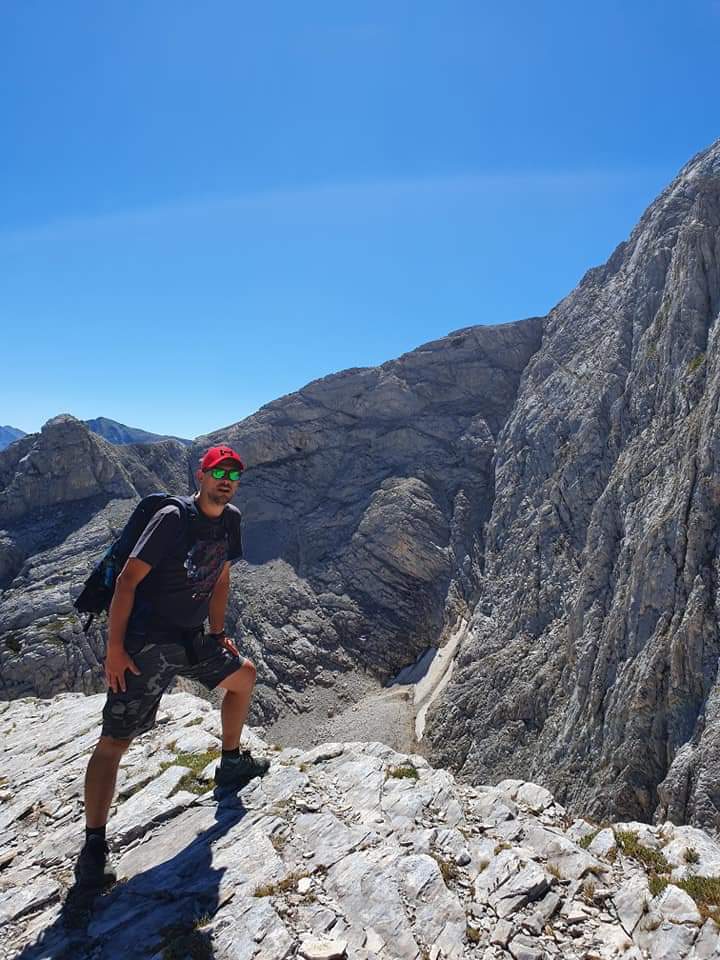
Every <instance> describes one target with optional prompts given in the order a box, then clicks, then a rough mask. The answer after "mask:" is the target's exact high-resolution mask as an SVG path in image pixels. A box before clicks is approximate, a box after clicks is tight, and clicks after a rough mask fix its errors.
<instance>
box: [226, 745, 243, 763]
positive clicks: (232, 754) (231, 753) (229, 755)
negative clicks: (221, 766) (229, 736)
mask: <svg viewBox="0 0 720 960" xmlns="http://www.w3.org/2000/svg"><path fill="white" fill-rule="evenodd" d="M239 756H240V747H235V749H234V750H223V752H222V758H223V760H232V759H236V760H237V759H238V758H239Z"/></svg>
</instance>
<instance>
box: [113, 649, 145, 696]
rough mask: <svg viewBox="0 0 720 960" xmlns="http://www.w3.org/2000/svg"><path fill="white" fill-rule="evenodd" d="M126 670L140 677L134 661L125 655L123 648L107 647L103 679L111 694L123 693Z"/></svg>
mask: <svg viewBox="0 0 720 960" xmlns="http://www.w3.org/2000/svg"><path fill="white" fill-rule="evenodd" d="M126 670H129V671H130V672H131V673H134V674H135V675H136V676H139V675H140V671H139V670H138V668H137V667H136V666H135V661H134V660H133V659H132V657H129V656H128V655H127V653H125V648H124V647H108V652H107V656H106V657H105V679H106V680H107V685H108V686H109V687H110V689H111V690H112V692H113V693H118V692H119V691H120V690H122V692H123V693H125V689H126V688H125V671H126Z"/></svg>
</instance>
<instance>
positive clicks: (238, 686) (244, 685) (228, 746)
mask: <svg viewBox="0 0 720 960" xmlns="http://www.w3.org/2000/svg"><path fill="white" fill-rule="evenodd" d="M256 676H257V670H256V669H255V664H254V663H253V662H252V661H251V660H247V659H246V660H245V661H244V662H243V665H242V666H241V667H240V669H239V670H236V671H235V673H231V674H230V676H229V677H227V678H226V679H225V680H223V681H222V682H221V683H220V684H219V686H221V687H223V688H224V689H225V696H224V697H223V702H222V707H221V710H220V719H221V721H222V746H223V750H235V749H236V748H237V747H239V746H240V735H241V734H242V729H243V727H244V726H245V721H246V720H247V715H248V713H249V712H250V701H251V699H252V693H253V689H254V687H255V678H256Z"/></svg>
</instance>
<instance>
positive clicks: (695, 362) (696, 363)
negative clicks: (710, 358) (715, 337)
mask: <svg viewBox="0 0 720 960" xmlns="http://www.w3.org/2000/svg"><path fill="white" fill-rule="evenodd" d="M703 363H705V354H704V353H699V354H698V355H697V356H696V357H693V358H692V360H691V361H690V363H689V364H688V371H689V372H690V373H695V371H696V370H697V368H698V367H700V366H702V365H703Z"/></svg>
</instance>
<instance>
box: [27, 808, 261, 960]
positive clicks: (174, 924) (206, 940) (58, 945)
mask: <svg viewBox="0 0 720 960" xmlns="http://www.w3.org/2000/svg"><path fill="white" fill-rule="evenodd" d="M246 813H247V810H246V809H245V807H244V806H243V803H242V800H241V799H240V798H239V797H238V796H237V795H236V794H234V793H233V794H230V795H223V796H219V797H218V803H217V806H216V807H215V808H214V809H213V807H211V806H203V805H199V806H197V807H193V808H190V810H188V811H187V813H186V816H185V817H184V818H181V819H182V820H183V822H182V823H178V824H177V826H176V825H174V824H166V826H165V829H164V830H160V831H159V832H158V833H157V834H156V835H155V836H153V837H151V838H150V839H149V840H147V841H146V842H145V843H142V844H140V845H138V846H137V847H134V848H133V849H132V850H130V851H128V852H127V853H126V854H125V855H124V856H123V857H122V858H121V860H120V867H121V869H122V872H125V871H127V872H128V873H129V874H131V875H130V877H129V879H127V880H123V879H120V880H119V881H118V882H117V883H116V884H114V885H113V886H112V887H111V888H110V889H109V890H108V891H107V892H106V893H101V894H97V895H95V896H94V897H93V896H92V895H90V896H89V895H88V893H87V890H83V889H81V888H79V887H78V886H77V885H75V886H73V887H71V888H70V890H68V892H67V895H66V897H65V901H64V902H63V904H62V906H61V908H60V911H59V913H58V916H57V918H56V919H55V922H54V923H53V924H52V926H50V927H47V928H46V929H45V930H43V931H42V932H41V933H40V935H39V936H38V938H37V940H36V941H35V942H34V943H30V944H27V946H25V947H24V948H23V950H22V951H21V952H20V953H19V954H17V955H16V958H15V960H70V958H73V960H86V958H87V960H89V958H91V957H92V960H120V958H127V957H129V956H133V955H137V954H138V953H143V954H147V955H148V956H150V955H152V954H155V955H158V956H162V957H163V958H167V960H176V958H177V960H181V958H185V957H190V958H192V960H212V958H213V957H214V952H213V946H212V940H211V937H210V935H209V934H208V933H205V932H203V929H202V927H203V924H204V922H209V920H210V919H211V918H212V917H213V916H214V915H215V913H216V912H217V910H218V909H219V907H220V906H221V905H222V904H223V903H224V902H225V901H226V900H228V899H230V897H231V896H232V894H233V889H232V887H230V886H226V888H223V883H222V881H223V876H224V874H225V872H226V869H227V868H226V867H221V868H214V867H213V865H212V863H213V844H214V843H215V842H216V841H218V840H219V839H220V838H221V837H223V836H225V835H226V834H227V833H228V832H229V831H230V830H231V829H232V828H233V827H234V826H235V825H236V824H238V823H239V822H240V821H241V820H242V819H243V817H245V815H246ZM208 820H210V821H211V822H210V823H208ZM193 829H198V830H199V832H197V833H196V835H195V837H194V838H193V840H192V841H191V842H190V843H187V842H186V840H185V838H186V837H187V833H188V832H189V831H191V830H193ZM183 842H185V843H186V845H185V846H183V847H182V848H181V849H179V846H180V844H181V843H183ZM136 870H137V871H138V872H135V871H136Z"/></svg>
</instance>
